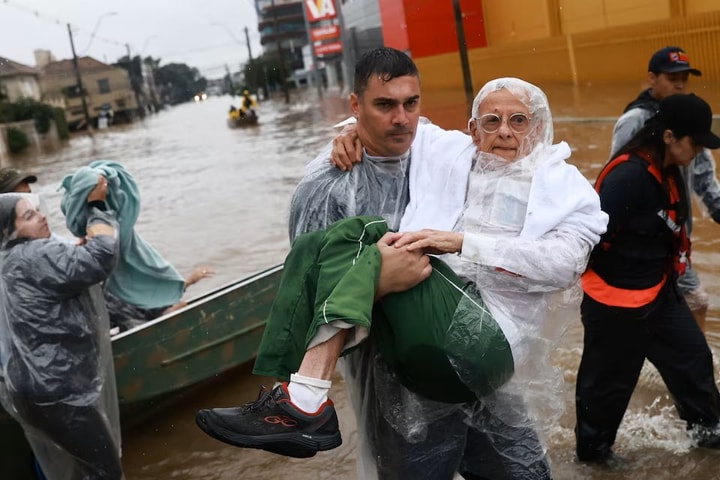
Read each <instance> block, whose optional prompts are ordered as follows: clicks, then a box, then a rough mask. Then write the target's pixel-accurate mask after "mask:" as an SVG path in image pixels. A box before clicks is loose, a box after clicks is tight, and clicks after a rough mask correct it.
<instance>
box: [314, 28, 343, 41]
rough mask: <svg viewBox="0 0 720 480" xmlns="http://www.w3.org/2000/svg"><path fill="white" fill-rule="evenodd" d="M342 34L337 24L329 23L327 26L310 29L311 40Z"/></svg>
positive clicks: (325, 38)
mask: <svg viewBox="0 0 720 480" xmlns="http://www.w3.org/2000/svg"><path fill="white" fill-rule="evenodd" d="M339 36H340V29H339V28H338V26H337V25H328V26H326V27H318V28H311V29H310V41H312V42H316V41H318V40H330V39H332V38H338V37H339Z"/></svg>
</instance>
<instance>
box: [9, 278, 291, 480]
mask: <svg viewBox="0 0 720 480" xmlns="http://www.w3.org/2000/svg"><path fill="white" fill-rule="evenodd" d="M281 274H282V265H276V266H274V267H272V268H269V269H267V270H264V271H262V272H259V273H257V274H254V275H251V276H249V277H247V278H243V279H242V280H239V281H237V282H234V283H231V284H229V285H225V286H223V287H220V288H218V289H216V290H214V291H212V292H210V293H207V294H205V295H203V296H201V297H198V298H195V299H193V300H191V301H189V302H188V304H187V306H185V307H183V308H182V309H179V310H177V311H175V312H172V313H170V314H168V315H165V316H163V317H160V318H157V319H155V320H153V321H150V322H147V323H144V324H142V325H140V326H137V327H135V328H133V329H131V330H128V331H126V332H123V333H120V334H119V335H116V336H115V337H113V339H112V345H113V357H114V361H115V380H116V382H117V390H118V398H119V402H120V421H121V423H122V426H123V429H126V428H129V427H131V426H132V424H131V423H130V422H131V420H137V419H139V418H141V416H139V415H137V412H140V411H142V413H143V414H148V413H151V412H152V411H153V408H157V407H158V406H159V405H162V404H164V403H165V402H167V401H171V400H172V398H173V397H174V396H175V397H176V396H178V395H179V394H180V393H182V391H184V390H187V389H189V388H190V387H193V386H197V385H198V384H200V383H201V382H203V381H205V380H209V379H211V378H213V377H214V376H215V375H218V374H220V373H222V372H225V371H227V370H230V369H231V368H233V367H237V366H239V365H242V364H243V363H246V362H248V361H250V360H252V359H253V358H255V355H256V353H257V347H258V345H259V344H260V339H261V337H262V333H263V329H264V327H265V321H266V319H267V317H268V314H269V312H270V307H271V306H272V302H273V299H274V298H275V292H276V291H277V288H278V285H279V284H280V276H281ZM0 466H1V467H0V468H1V469H2V472H3V473H2V478H8V479H10V478H11V479H13V480H26V479H27V480H31V479H33V480H34V479H35V478H36V477H35V476H34V473H33V469H32V456H31V451H30V447H29V445H28V444H27V442H26V441H25V436H24V434H23V432H22V429H21V428H20V425H19V424H17V422H15V421H14V420H13V419H12V418H11V417H10V416H9V415H8V414H7V412H5V411H4V410H3V409H2V408H0ZM6 475H7V476H6Z"/></svg>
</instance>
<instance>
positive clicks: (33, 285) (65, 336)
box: [0, 177, 123, 480]
mask: <svg viewBox="0 0 720 480" xmlns="http://www.w3.org/2000/svg"><path fill="white" fill-rule="evenodd" d="M106 189H107V182H106V180H105V179H104V178H102V177H99V178H98V180H97V184H96V186H95V188H93V189H92V190H91V191H90V193H89V195H88V196H87V200H86V208H87V242H86V243H85V244H84V245H82V246H77V245H71V244H68V243H65V242H61V241H57V240H54V239H52V238H50V230H49V228H48V224H47V221H46V219H45V216H44V215H43V214H42V213H41V212H40V211H39V209H38V208H37V202H36V200H37V198H36V197H34V196H32V195H26V194H2V195H0V265H1V267H0V268H1V276H0V367H1V370H0V373H1V374H2V382H1V383H0V399H1V400H2V403H3V406H4V407H5V409H6V410H7V411H8V412H10V414H11V415H12V416H13V417H14V418H15V419H16V420H18V422H20V424H21V425H22V427H23V429H24V431H25V434H26V436H27V438H28V440H29V442H30V444H31V446H32V448H33V451H34V453H35V455H36V457H37V459H38V462H39V464H40V466H41V468H42V470H43V473H44V474H45V476H46V477H47V478H48V480H76V479H98V480H99V479H121V478H123V473H122V465H121V462H120V435H119V432H120V430H119V419H118V409H117V395H116V391H115V377H114V373H113V365H112V352H111V348H110V338H109V334H108V330H109V327H108V318H107V313H106V311H105V308H104V304H103V301H102V292H101V290H100V288H99V287H98V284H99V283H100V282H102V281H103V280H105V279H106V278H107V276H108V275H109V274H110V272H111V270H112V268H113V266H114V264H115V257H116V252H117V245H116V244H117V238H116V228H117V226H116V223H115V221H114V218H113V215H112V214H111V213H110V212H109V211H105V203H104V199H105V192H106Z"/></svg>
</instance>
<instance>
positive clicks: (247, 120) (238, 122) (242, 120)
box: [227, 113, 258, 128]
mask: <svg viewBox="0 0 720 480" xmlns="http://www.w3.org/2000/svg"><path fill="white" fill-rule="evenodd" d="M227 124H228V127H230V128H240V127H248V126H252V125H257V124H258V116H257V114H255V113H252V114H248V115H245V116H244V117H236V118H228V119H227Z"/></svg>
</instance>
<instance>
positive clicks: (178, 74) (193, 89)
mask: <svg viewBox="0 0 720 480" xmlns="http://www.w3.org/2000/svg"><path fill="white" fill-rule="evenodd" d="M155 82H156V83H157V85H158V86H159V87H160V89H161V95H162V98H163V100H164V101H166V102H167V103H170V104H171V105H175V104H177V103H182V102H187V101H190V100H192V98H193V97H194V96H195V94H196V93H198V92H201V91H203V90H205V88H207V79H206V78H205V77H203V76H202V75H200V71H199V70H198V69H197V68H191V67H189V66H187V65H185V64H184V63H170V64H168V65H163V66H161V67H158V68H157V70H155Z"/></svg>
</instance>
